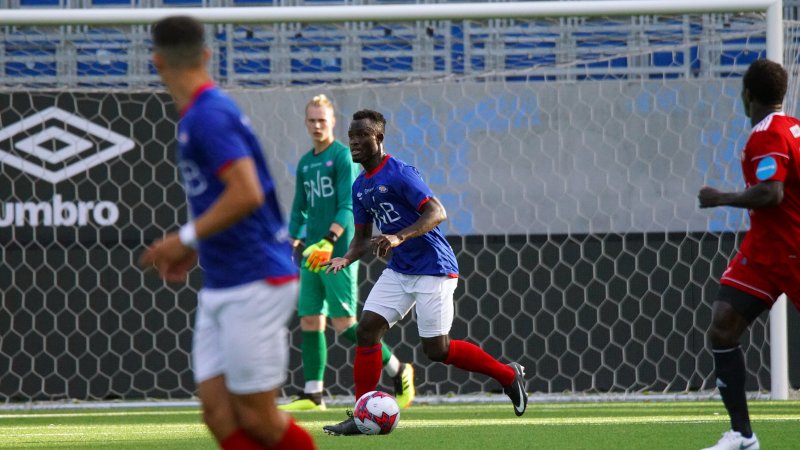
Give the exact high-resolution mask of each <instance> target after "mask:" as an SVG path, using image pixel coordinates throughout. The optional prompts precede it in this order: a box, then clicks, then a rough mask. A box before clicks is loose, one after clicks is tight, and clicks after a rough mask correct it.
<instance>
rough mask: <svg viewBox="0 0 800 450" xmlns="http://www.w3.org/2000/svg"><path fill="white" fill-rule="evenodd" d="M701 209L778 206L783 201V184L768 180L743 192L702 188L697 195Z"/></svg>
mask: <svg viewBox="0 0 800 450" xmlns="http://www.w3.org/2000/svg"><path fill="white" fill-rule="evenodd" d="M697 199H698V200H699V202H700V207H701V208H712V207H714V206H734V207H737V208H747V209H758V208H770V207H773V206H778V205H779V204H780V203H781V202H782V201H783V182H782V181H778V180H768V181H764V182H762V183H758V184H754V185H753V186H750V187H749V188H747V189H745V190H744V191H740V192H723V191H720V190H717V189H714V188H712V187H709V186H703V187H702V188H701V189H700V193H699V194H697Z"/></svg>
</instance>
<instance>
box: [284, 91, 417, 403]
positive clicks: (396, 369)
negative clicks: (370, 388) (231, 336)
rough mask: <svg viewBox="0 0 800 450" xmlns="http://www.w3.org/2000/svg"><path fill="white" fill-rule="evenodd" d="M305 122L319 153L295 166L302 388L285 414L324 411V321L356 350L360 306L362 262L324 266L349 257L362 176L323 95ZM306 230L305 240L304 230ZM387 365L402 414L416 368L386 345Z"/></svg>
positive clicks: (293, 218)
mask: <svg viewBox="0 0 800 450" xmlns="http://www.w3.org/2000/svg"><path fill="white" fill-rule="evenodd" d="M305 124H306V128H307V130H308V134H309V135H310V136H311V139H312V141H313V144H314V147H313V148H312V149H311V150H309V151H308V152H307V153H306V154H304V155H303V156H302V158H300V161H299V162H298V164H297V181H296V186H295V194H294V202H293V203H292V212H291V215H290V220H289V235H290V236H291V237H292V245H293V246H294V247H295V250H296V252H295V253H296V254H297V253H298V252H299V251H300V250H301V249H302V248H303V245H304V244H305V249H304V250H303V251H302V260H301V262H300V266H301V267H300V296H299V300H298V305H297V313H298V315H299V316H300V329H301V330H302V334H303V342H302V344H301V346H300V349H301V352H302V359H303V377H304V378H305V387H304V388H303V392H301V393H299V394H298V396H297V398H296V399H295V400H293V401H291V402H290V403H287V404H285V405H281V406H280V409H283V410H285V411H301V410H324V409H325V402H324V401H323V399H322V393H323V388H324V385H323V380H324V374H325V366H326V364H327V360H328V345H327V342H326V339H325V326H326V317H330V319H331V323H332V325H333V328H334V330H335V331H336V334H337V335H338V336H341V337H342V338H344V339H345V340H346V341H347V342H349V343H350V344H351V345H355V342H356V327H357V323H356V314H357V310H356V308H357V305H358V264H352V265H350V266H349V267H347V268H346V269H344V270H342V271H340V272H339V273H338V274H337V275H334V274H333V273H331V274H326V273H325V270H321V267H320V264H322V263H324V262H326V261H328V260H330V259H331V257H337V256H342V255H344V254H345V253H346V252H347V249H348V247H349V246H350V241H351V240H352V239H353V233H354V225H353V198H352V187H353V181H354V180H355V177H356V175H357V171H358V170H359V168H358V166H357V165H355V164H353V159H352V157H351V156H350V149H349V148H347V146H345V145H344V144H342V143H341V142H339V141H338V140H336V139H335V138H334V135H333V128H334V126H335V125H336V119H335V116H334V108H333V104H332V103H331V102H330V100H329V99H328V98H327V97H326V96H325V95H318V96H316V97H314V98H313V99H312V100H311V101H310V102H308V104H307V105H306V111H305ZM303 226H305V239H304V241H303V240H301V231H302V229H303ZM381 351H382V353H383V367H384V370H385V372H386V374H387V375H389V376H390V377H391V378H392V380H393V382H394V388H395V397H396V398H397V403H398V405H400V407H401V408H405V407H408V406H409V405H410V404H411V402H412V401H413V400H414V368H413V366H412V365H411V364H408V363H406V364H402V363H401V362H400V361H399V360H398V359H397V358H396V357H395V356H394V355H393V354H392V351H391V350H390V349H389V347H387V346H386V344H383V345H382V348H381Z"/></svg>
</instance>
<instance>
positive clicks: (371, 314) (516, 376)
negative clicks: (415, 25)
mask: <svg viewBox="0 0 800 450" xmlns="http://www.w3.org/2000/svg"><path fill="white" fill-rule="evenodd" d="M385 128H386V120H385V119H384V117H383V115H382V114H381V113H379V112H377V111H372V110H361V111H358V112H356V113H355V114H354V115H353V121H352V122H351V124H350V129H349V131H348V136H349V138H350V152H351V154H352V156H353V161H354V162H356V163H359V164H361V165H362V167H363V168H364V171H363V172H362V173H361V174H360V175H359V176H358V178H356V181H355V183H354V184H353V217H354V222H355V228H356V230H355V237H354V238H353V240H352V241H351V243H350V247H349V249H348V251H347V253H345V254H344V255H343V256H342V257H339V258H333V259H331V260H330V261H328V262H326V263H324V264H323V265H326V266H328V268H327V269H326V271H328V272H333V273H337V272H339V271H340V270H342V269H344V268H345V267H347V266H348V265H350V264H352V263H353V262H354V261H356V260H358V259H359V258H361V257H362V256H364V255H365V254H366V253H367V252H368V251H370V250H371V251H372V253H373V254H375V255H377V256H380V257H383V256H386V255H387V254H388V253H389V250H391V251H392V255H391V258H390V259H389V263H388V266H387V268H386V269H385V270H384V271H383V273H382V274H381V276H380V277H379V278H378V281H377V282H376V283H375V286H374V287H373V288H372V290H371V291H370V293H369V295H368V296H367V300H366V301H365V302H364V307H363V311H362V313H361V318H360V320H359V322H358V329H357V330H356V339H357V342H356V356H355V362H354V371H353V378H354V380H355V384H356V398H359V397H361V396H362V395H364V394H365V393H367V392H369V391H372V390H374V389H375V387H376V386H377V384H378V381H379V379H380V375H381V343H380V340H381V338H382V337H383V335H384V334H386V332H387V331H388V330H389V328H391V327H392V326H393V325H394V324H395V323H397V322H398V321H399V320H401V319H402V318H403V317H405V316H406V315H407V314H408V313H409V311H410V310H411V308H412V307H415V305H416V313H417V327H418V329H419V336H420V340H421V341H422V349H423V351H424V352H425V354H426V355H427V356H428V358H430V359H431V360H433V361H438V362H442V363H444V364H448V365H453V366H455V367H458V368H460V369H463V370H468V371H470V372H478V373H482V374H485V375H488V376H490V377H492V378H494V379H495V380H497V381H498V382H499V383H500V384H501V385H502V386H503V391H504V392H505V393H506V395H508V396H509V398H510V399H511V402H512V404H513V406H514V413H515V414H516V415H517V416H521V415H522V414H524V413H525V409H526V408H527V405H528V394H527V393H526V391H525V379H524V376H525V372H524V367H522V366H521V365H520V364H518V363H516V362H514V363H511V364H508V365H506V364H502V363H500V362H499V361H497V360H496V359H495V358H493V357H492V356H490V355H489V354H487V353H486V352H485V351H483V350H482V349H481V348H480V347H478V346H476V345H474V344H471V343H469V342H466V341H462V340H455V339H450V337H449V335H448V333H449V332H450V328H451V326H452V324H453V309H454V307H453V293H454V292H455V290H456V285H457V283H458V264H457V262H456V256H455V254H454V253H453V249H452V248H451V247H450V244H449V243H448V242H447V240H446V239H445V237H444V235H443V234H442V232H441V230H440V229H439V226H438V225H439V224H440V223H442V222H443V221H444V220H445V219H446V218H447V214H446V212H445V209H444V206H442V204H441V202H440V201H439V200H438V199H437V198H436V197H435V196H434V194H433V192H432V191H431V190H430V188H429V187H428V186H427V185H426V184H425V182H424V181H423V180H422V177H421V176H420V174H419V172H418V171H417V169H416V168H414V167H412V166H409V165H408V164H405V163H404V162H402V161H400V160H398V159H396V158H393V157H391V156H390V155H388V154H386V153H385V152H384V149H383V138H384V131H385ZM373 222H374V223H375V225H376V226H377V227H378V229H379V230H380V232H381V233H382V234H380V235H379V236H375V237H373V236H372V224H373ZM323 429H324V430H325V432H327V433H329V434H333V435H353V434H360V432H359V431H358V427H357V426H356V424H355V421H354V420H353V417H352V414H350V417H348V418H347V419H346V420H344V421H343V422H341V423H339V424H336V425H327V426H325V427H323Z"/></svg>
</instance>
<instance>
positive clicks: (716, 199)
mask: <svg viewBox="0 0 800 450" xmlns="http://www.w3.org/2000/svg"><path fill="white" fill-rule="evenodd" d="M721 196H722V192H721V191H719V190H717V189H714V188H713V187H710V186H703V187H701V188H700V192H699V193H698V194H697V200H698V201H699V203H700V207H701V208H712V207H714V206H719V205H720V197H721Z"/></svg>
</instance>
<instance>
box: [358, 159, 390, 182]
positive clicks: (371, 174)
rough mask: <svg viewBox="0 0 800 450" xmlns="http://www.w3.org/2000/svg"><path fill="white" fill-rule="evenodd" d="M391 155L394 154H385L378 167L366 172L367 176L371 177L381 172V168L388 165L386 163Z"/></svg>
mask: <svg viewBox="0 0 800 450" xmlns="http://www.w3.org/2000/svg"><path fill="white" fill-rule="evenodd" d="M391 156H392V155H389V154H387V155H386V156H384V157H383V161H381V163H380V164H378V167H376V168H375V169H374V170H373V171H371V172H368V173H366V174H364V176H365V177H367V178H371V177H372V176H374V175H375V174H376V173H378V172H380V171H381V169H383V166H385V165H386V163H387V162H388V161H389V158H390V157H391Z"/></svg>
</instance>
